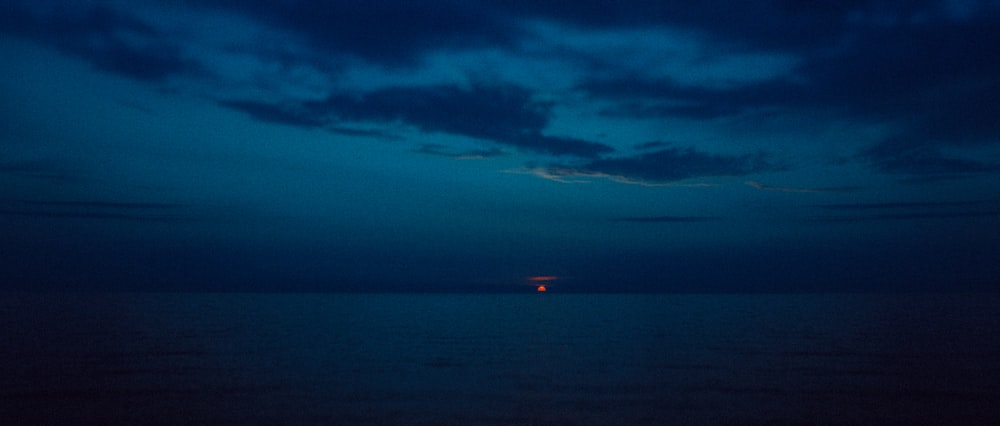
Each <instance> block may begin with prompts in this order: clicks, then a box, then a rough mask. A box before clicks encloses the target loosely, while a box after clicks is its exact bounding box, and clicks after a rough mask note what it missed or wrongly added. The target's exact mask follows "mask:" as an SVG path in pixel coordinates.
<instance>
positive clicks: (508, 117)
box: [220, 85, 614, 158]
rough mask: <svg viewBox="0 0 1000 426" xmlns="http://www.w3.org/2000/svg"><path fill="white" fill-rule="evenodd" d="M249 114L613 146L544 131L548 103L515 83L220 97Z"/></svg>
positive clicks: (580, 146) (517, 141)
mask: <svg viewBox="0 0 1000 426" xmlns="http://www.w3.org/2000/svg"><path fill="white" fill-rule="evenodd" d="M220 105H222V106H226V107H230V108H234V109H236V110H239V111H242V112H245V113H247V114H248V115H250V116H251V117H253V118H255V119H257V120H261V121H266V122H274V123H281V124H287V125H293V126H302V127H320V126H325V125H327V124H334V123H344V122H347V123H378V124H394V123H404V124H407V125H410V126H413V127H415V128H417V129H419V130H421V131H424V132H442V133H449V134H454V135H462V136H467V137H471V138H476V139H482V140H488V141H492V142H495V143H498V144H503V145H509V146H514V147H518V148H522V149H525V150H529V151H534V152H540V153H545V154H552V155H571V156H577V157H585V158H593V157H597V156H598V155H600V154H604V153H609V152H612V151H614V149H613V148H611V147H609V146H607V145H603V144H600V143H596V142H590V141H586V140H582V139H576V138H571V137H560V136H549V135H545V134H543V133H542V131H543V130H544V128H545V126H546V125H547V124H548V121H549V116H550V115H551V111H550V110H551V107H552V105H551V104H550V103H547V102H541V101H537V100H535V99H533V97H532V92H531V91H530V90H528V89H525V88H522V87H519V86H514V85H492V86H490V85H474V86H472V87H468V88H466V87H459V86H457V85H435V86H399V87H388V88H383V89H379V90H374V91H371V92H366V93H361V94H353V95H352V94H344V93H336V94H333V95H330V96H328V97H327V98H325V99H322V100H318V101H303V102H299V103H296V104H290V105H276V104H267V103H261V102H254V101H222V102H220Z"/></svg>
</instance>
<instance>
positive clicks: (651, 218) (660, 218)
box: [613, 216, 722, 223]
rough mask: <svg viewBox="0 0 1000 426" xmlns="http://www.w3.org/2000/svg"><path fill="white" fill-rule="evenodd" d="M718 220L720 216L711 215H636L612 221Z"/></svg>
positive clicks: (698, 221)
mask: <svg viewBox="0 0 1000 426" xmlns="http://www.w3.org/2000/svg"><path fill="white" fill-rule="evenodd" d="M720 220H722V218H721V217H713V216H637V217H620V218H617V219H614V220H613V221H614V222H630V223H702V222H717V221H720Z"/></svg>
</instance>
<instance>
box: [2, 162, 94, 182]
mask: <svg viewBox="0 0 1000 426" xmlns="http://www.w3.org/2000/svg"><path fill="white" fill-rule="evenodd" d="M0 174H5V175H8V176H16V177H27V178H32V179H40V180H49V181H56V182H80V181H84V180H86V179H85V178H84V177H82V176H81V175H80V174H79V173H77V172H75V171H73V170H70V169H68V168H66V167H65V166H63V165H59V164H57V163H55V162H53V161H42V160H25V161H10V162H0Z"/></svg>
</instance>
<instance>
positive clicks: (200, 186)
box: [0, 0, 1000, 293]
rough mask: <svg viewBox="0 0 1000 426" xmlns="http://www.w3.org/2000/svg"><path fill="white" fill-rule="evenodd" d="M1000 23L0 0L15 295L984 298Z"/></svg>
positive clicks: (599, 9)
mask: <svg viewBox="0 0 1000 426" xmlns="http://www.w3.org/2000/svg"><path fill="white" fill-rule="evenodd" d="M998 47H1000V2H996V1H974V0H970V1H961V0H949V1H864V0H857V1H814V2H797V1H757V2H729V1H714V0H706V1H700V2H689V1H683V2H681V1H648V2H647V1H624V2H622V1H589V0H574V1H489V0H462V1H427V2H413V1H369V0H364V1H353V0H344V1H336V2H325V1H285V2H274V1H253V0H248V1H229V0H200V1H152V0H130V1H82V0H81V1H52V0H9V1H4V2H3V5H2V6H0V58H2V60H3V66H2V67H0V93H2V96H0V234H2V239H0V289H9V290H109V289H110V290H128V291H416V292H422V291H428V292H432V291H502V292H517V291H533V290H534V286H535V285H536V284H537V282H538V281H537V280H533V279H532V277H546V278H547V280H546V281H544V282H545V285H546V287H547V288H548V293H557V292H581V291H599V292H605V291H606V292H628V291H639V292H650V291H654V292H655V291H664V292H841V291H875V292H896V291H998V290H1000V285H998V284H997V282H998V280H997V279H996V276H998V275H1000V261H998V259H1000V55H998V54H997V49H998Z"/></svg>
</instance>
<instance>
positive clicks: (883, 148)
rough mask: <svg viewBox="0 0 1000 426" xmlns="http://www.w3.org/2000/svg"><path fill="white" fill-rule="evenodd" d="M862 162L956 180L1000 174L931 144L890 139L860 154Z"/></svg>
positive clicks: (890, 170) (885, 169)
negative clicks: (992, 173)
mask: <svg viewBox="0 0 1000 426" xmlns="http://www.w3.org/2000/svg"><path fill="white" fill-rule="evenodd" d="M857 157H858V158H859V159H860V160H862V161H865V162H867V163H869V164H870V165H871V166H872V167H874V168H876V169H878V170H881V171H883V172H887V173H893V174H904V175H915V176H923V177H938V178H944V179H954V178H960V177H967V176H969V175H973V174H979V173H986V172H996V171H1000V164H995V163H988V162H982V161H978V160H973V159H967V158H957V157H954V156H949V155H947V154H944V153H943V152H942V151H941V148H940V147H937V146H934V145H933V144H932V143H931V142H930V141H913V140H912V139H910V138H890V139H887V140H886V141H883V142H881V143H879V144H877V145H875V146H874V147H871V148H869V149H866V150H864V151H862V152H860V153H859V154H858V156H857Z"/></svg>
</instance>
